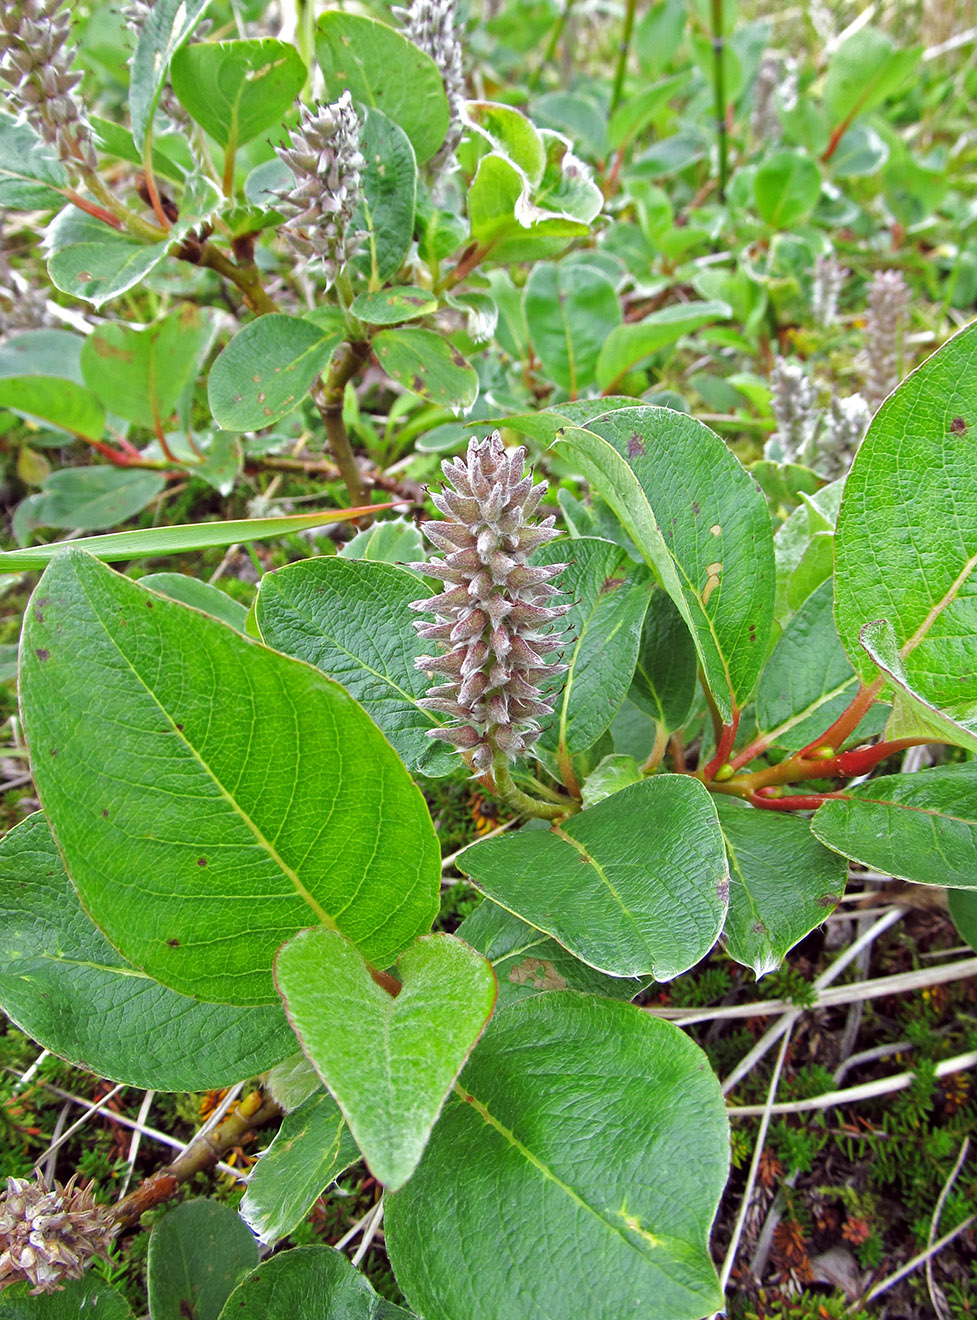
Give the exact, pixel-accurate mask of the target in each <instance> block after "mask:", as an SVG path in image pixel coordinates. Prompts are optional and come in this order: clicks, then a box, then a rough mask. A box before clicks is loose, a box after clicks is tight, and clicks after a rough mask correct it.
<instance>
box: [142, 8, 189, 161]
mask: <svg viewBox="0 0 977 1320" xmlns="http://www.w3.org/2000/svg"><path fill="white" fill-rule="evenodd" d="M207 4H208V0H156V3H155V4H154V5H153V6H152V7H151V8H150V9H149V10H148V11H147V13H146V14H145V16H144V17H143V18H142V20H141V22H140V25H139V40H138V41H137V42H136V49H135V52H134V53H133V56H132V60H131V61H130V66H129V67H130V70H131V72H130V75H129V118H130V122H131V123H132V137H133V140H134V142H135V144H136V146H137V147H138V149H139V150H140V151H142V150H143V149H144V147H145V145H146V141H147V139H148V137H149V136H150V132H151V129H152V123H153V115H154V114H155V113H156V106H157V105H158V103H159V98H160V95H161V93H162V91H163V88H164V87H165V86H166V79H167V75H168V74H169V71H170V60H172V58H173V56H174V54H175V53H176V51H178V50H179V48H180V47H181V46H182V45H183V43H184V42H185V41H187V40H188V39H189V37H190V34H191V32H192V31H193V29H194V28H195V27H196V26H197V24H198V23H199V21H200V19H201V18H202V17H203V12H204V10H205V9H206V8H207Z"/></svg>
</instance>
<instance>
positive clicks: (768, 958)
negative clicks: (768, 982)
mask: <svg viewBox="0 0 977 1320" xmlns="http://www.w3.org/2000/svg"><path fill="white" fill-rule="evenodd" d="M715 805H716V810H717V811H718V812H719V824H720V826H721V827H722V831H723V838H724V839H725V841H726V852H727V855H728V857H729V916H728V917H727V918H726V926H725V928H724V930H723V943H724V944H725V946H726V952H727V953H728V954H729V955H730V957H732V958H735V959H736V961H737V962H738V963H742V964H743V966H744V967H751V968H752V969H753V972H754V974H755V975H756V977H757V979H759V978H760V977H761V976H766V974H767V973H768V972H773V971H776V969H777V968H778V967H779V966H780V964H781V963H782V962H783V960H784V957H785V956H786V954H787V952H788V951H789V950H790V949H792V948H793V947H794V945H795V944H797V943H799V941H800V940H802V939H803V938H804V936H805V935H807V934H808V933H809V932H810V931H812V930H813V929H814V928H815V926H820V924H821V923H822V921H824V919H825V917H826V916H827V915H828V913H829V912H831V910H832V909H833V908H834V907H835V906H836V904H837V903H838V902H839V901H840V899H841V896H842V894H843V893H844V892H845V880H846V879H847V876H848V866H847V864H846V862H845V859H844V858H843V857H839V856H838V855H837V853H833V852H831V851H830V850H829V849H827V848H825V847H823V846H822V845H821V844H820V843H818V841H817V839H815V838H814V837H813V835H812V834H811V830H810V827H809V825H808V822H807V821H806V820H801V819H799V818H798V817H797V816H787V815H781V814H780V813H779V812H774V811H757V810H756V809H755V808H754V807H748V806H747V805H746V804H745V803H743V802H737V801H736V800H735V799H734V798H728V797H722V796H721V795H719V794H717V795H716V798H715Z"/></svg>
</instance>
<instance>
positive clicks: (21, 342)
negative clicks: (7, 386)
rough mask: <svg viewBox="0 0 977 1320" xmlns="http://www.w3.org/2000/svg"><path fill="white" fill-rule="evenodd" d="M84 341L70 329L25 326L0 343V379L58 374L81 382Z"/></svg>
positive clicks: (64, 378) (77, 382) (78, 383)
mask: <svg viewBox="0 0 977 1320" xmlns="http://www.w3.org/2000/svg"><path fill="white" fill-rule="evenodd" d="M84 343H85V339H84V336H83V335H76V334H73V333H72V332H71V331H69V330H25V331H24V332H23V333H22V334H19V335H8V336H7V337H6V338H5V339H4V341H3V343H2V344H0V379H3V378H5V377H8V376H57V377H58V378H59V379H61V380H70V381H74V383H75V384H76V385H82V384H83V383H84V382H83V381H82V377H81V350H82V346H83V345H84ZM99 434H101V432H99Z"/></svg>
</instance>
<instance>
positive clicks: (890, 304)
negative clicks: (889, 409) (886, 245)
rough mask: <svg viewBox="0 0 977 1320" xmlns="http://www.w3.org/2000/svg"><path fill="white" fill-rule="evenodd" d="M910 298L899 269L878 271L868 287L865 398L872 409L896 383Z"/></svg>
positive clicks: (897, 382)
mask: <svg viewBox="0 0 977 1320" xmlns="http://www.w3.org/2000/svg"><path fill="white" fill-rule="evenodd" d="M909 296H910V295H909V287H908V285H907V284H906V281H905V280H904V279H903V277H902V273H901V272H900V271H898V270H880V271H878V272H877V273H876V274H875V275H873V276H872V280H871V282H870V284H869V286H868V293H867V295H866V297H867V301H868V315H867V317H866V318H865V363H866V371H865V397H866V398H867V399H868V401H869V403H870V404H871V405H872V408H873V410H875V409H876V408H878V406H879V404H880V403H881V402H882V400H883V399H885V398H886V397H887V396H888V395H890V394H891V393H892V391H893V390H894V389H895V388H896V386H897V385H898V384H899V376H900V369H901V364H902V341H903V335H904V334H905V330H906V318H907V314H908V312H909Z"/></svg>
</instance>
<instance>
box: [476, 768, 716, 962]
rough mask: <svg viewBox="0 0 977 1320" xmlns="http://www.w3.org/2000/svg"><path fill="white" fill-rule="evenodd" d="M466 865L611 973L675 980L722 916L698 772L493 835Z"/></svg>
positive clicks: (506, 901)
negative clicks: (541, 825) (556, 822)
mask: <svg viewBox="0 0 977 1320" xmlns="http://www.w3.org/2000/svg"><path fill="white" fill-rule="evenodd" d="M458 869H459V870H460V871H462V872H463V873H464V874H465V875H467V876H469V877H470V879H471V880H472V882H473V883H474V884H476V885H477V886H478V887H479V889H481V890H483V891H484V892H485V893H486V894H488V896H489V897H490V898H492V899H494V901H495V902H496V903H499V904H501V905H502V907H504V908H507V909H508V910H509V911H510V912H514V913H515V914H516V915H517V916H519V917H522V918H523V920H525V921H528V922H529V923H530V925H533V926H536V927H537V928H538V929H539V930H542V931H545V932H546V933H547V934H548V935H552V936H553V938H554V939H556V940H559V942H560V943H561V944H563V945H565V946H566V948H568V949H569V950H570V952H571V953H573V954H575V955H576V957H578V958H581V959H583V961H584V962H585V963H588V964H589V965H590V966H591V967H594V968H596V969H597V970H598V971H601V972H607V973H608V974H609V975H611V976H642V975H651V976H654V977H655V979H656V980H658V981H668V980H670V979H671V978H672V977H673V976H678V974H679V973H680V972H684V971H687V970H688V969H689V968H690V967H691V966H693V964H695V963H697V962H698V961H699V959H700V958H702V957H704V956H705V955H706V954H707V953H708V952H709V950H710V949H711V948H712V946H713V945H714V944H715V942H716V940H717V939H718V937H719V932H720V930H721V928H722V924H723V919H724V917H725V916H726V900H727V891H728V877H729V873H728V871H727V868H726V852H725V849H724V847H723V838H722V834H721V832H720V829H719V822H718V820H717V818H716V809H715V807H714V805H713V802H712V798H711V796H710V794H709V793H708V792H707V791H706V789H705V788H704V787H703V786H702V784H701V783H700V782H699V780H697V779H693V778H692V777H691V776H690V775H656V776H655V777H654V778H652V779H646V780H644V781H643V782H642V783H640V784H634V785H633V786H632V787H631V788H624V789H622V790H621V791H620V792H619V793H614V794H613V795H612V796H611V797H609V798H605V799H604V801H603V802H598V803H597V805H596V806H595V807H590V808H588V809H587V810H586V811H583V812H581V813H580V814H579V815H578V816H572V817H571V818H570V819H569V820H567V821H565V822H564V823H563V824H562V825H560V826H553V827H552V828H551V829H549V830H519V831H518V832H517V833H513V834H504V835H501V836H499V837H498V838H495V839H485V840H483V841H482V842H481V843H476V844H473V845H472V846H471V847H470V848H467V849H466V850H465V852H463V853H462V855H461V857H460V858H459V859H458Z"/></svg>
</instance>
